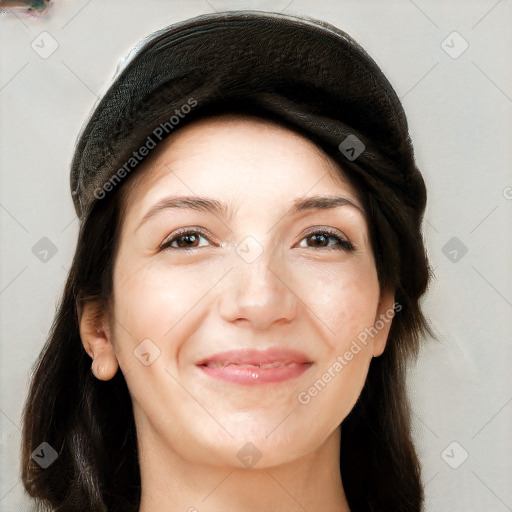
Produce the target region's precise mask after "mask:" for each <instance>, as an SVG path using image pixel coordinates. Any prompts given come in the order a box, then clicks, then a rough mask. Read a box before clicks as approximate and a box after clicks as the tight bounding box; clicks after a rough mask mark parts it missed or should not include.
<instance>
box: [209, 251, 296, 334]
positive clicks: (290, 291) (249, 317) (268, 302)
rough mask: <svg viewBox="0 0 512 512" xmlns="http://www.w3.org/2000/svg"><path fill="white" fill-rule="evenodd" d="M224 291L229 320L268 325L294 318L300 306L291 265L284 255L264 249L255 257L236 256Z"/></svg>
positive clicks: (222, 304) (224, 313)
mask: <svg viewBox="0 0 512 512" xmlns="http://www.w3.org/2000/svg"><path fill="white" fill-rule="evenodd" d="M224 281H225V282H224V286H223V289H222V292H221V295H220V304H219V309H220V314H221V316H222V318H223V319H224V320H226V321H227V322H235V323H247V324H249V325H252V326H253V327H254V328H257V329H268V328H269V327H270V326H271V325H272V324H274V323H276V322H286V323H289V322H291V321H292V320H293V319H294V317H295V315H296V313H297V308H298V306H299V298H298V297H297V295H296V293H295V291H294V286H293V282H292V278H291V273H290V271H289V269H286V264H285V261H284V259H283V257H282V255H281V257H280V256H279V255H278V254H275V253H274V254H271V252H270V250H264V251H263V252H262V253H261V254H259V256H257V258H256V259H255V260H254V261H250V260H246V259H244V257H243V256H240V255H237V256H236V257H235V262H234V268H233V269H232V270H231V272H229V274H228V276H227V278H226V280H224Z"/></svg>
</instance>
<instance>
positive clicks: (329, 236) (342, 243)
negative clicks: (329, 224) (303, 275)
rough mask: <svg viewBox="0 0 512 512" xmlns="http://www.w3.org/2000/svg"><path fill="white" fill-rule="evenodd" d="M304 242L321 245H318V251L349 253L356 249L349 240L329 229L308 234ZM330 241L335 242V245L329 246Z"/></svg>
mask: <svg viewBox="0 0 512 512" xmlns="http://www.w3.org/2000/svg"><path fill="white" fill-rule="evenodd" d="M302 240H309V241H310V242H312V243H313V244H319V245H317V248H318V249H334V250H344V251H349V252H350V251H353V250H354V249H355V247H354V246H353V245H352V244H351V243H350V242H349V241H348V240H346V239H345V238H343V237H341V236H339V235H338V234H337V232H334V231H332V230H330V229H327V228H322V229H321V230H317V231H312V232H310V233H308V234H307V235H306V236H305V237H304V238H303V239H302ZM329 240H334V241H335V243H334V244H331V245H329ZM302 247H303V246H302Z"/></svg>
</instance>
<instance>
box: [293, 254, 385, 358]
mask: <svg viewBox="0 0 512 512" xmlns="http://www.w3.org/2000/svg"><path fill="white" fill-rule="evenodd" d="M301 296H302V297H304V298H305V302H307V306H308V307H309V308H311V309H312V310H313V311H314V313H315V315H316V317H317V318H318V319H319V320H321V321H322V324H323V325H324V326H325V328H326V337H327V338H328V339H329V345H330V347H331V349H336V350H343V349H344V347H345V346H346V345H347V344H348V345H350V342H351V341H352V340H353V339H354V338H355V337H357V335H358V334H360V333H361V332H362V331H364V329H365V328H368V327H370V326H372V325H373V323H374V322H375V315H376V311H377V306H378V301H379V296H380V289H379V283H378V278H377V272H376V269H375V267H374V266H373V264H372V262H371V261H369V262H362V263H360V264H357V265H356V264H352V265H345V266H343V265H340V266H339V268H338V269H336V270H334V271H331V272H329V273H328V274H323V275H320V274H318V273H317V274H316V276H315V281H314V287H309V291H308V288H307V287H304V289H303V291H302V292H301Z"/></svg>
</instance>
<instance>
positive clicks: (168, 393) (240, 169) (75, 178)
mask: <svg viewBox="0 0 512 512" xmlns="http://www.w3.org/2000/svg"><path fill="white" fill-rule="evenodd" d="M71 188H72V194H73V199H74V201H75V208H76V211H77V215H78V216H79V218H80V221H81V227H80V234H79V240H78V243H77V248H76V253H75V257H74V260H73V265H72V267H71V270H70V273H69V277H68V280H67V283H66V287H65V290H64V293H63V297H62V301H61V303H60V306H59V309H58V311H57V314H56V317H55V321H54V325H53V328H52V331H51V333H50V336H49V339H48V341H47V344H46V346H45V347H44V349H43V351H42V353H41V356H40V359H39V361H38V363H37V366H36V368H35V372H34V375H33V380H32V386H31V389H30V392H29V396H28V398H27V402H26V406H25V410H24V433H23V454H22V457H23V459H22V464H23V467H22V478H23V482H24V485H25V487H26V489H27V491H28V492H29V494H30V495H31V496H33V497H34V498H36V499H38V500H39V501H40V502H41V503H44V504H47V505H49V506H51V507H52V509H54V510H58V511H59V512H64V511H82V510H83V511H86V510H87V511H108V512H111V511H118V510H119V511H139V512H149V511H151V512H160V511H164V510H165V511H174V510H176V511H178V510H189V511H193V510H197V511H200V512H203V511H217V510H237V511H261V510H275V511H281V510H283V511H284V510H286V511H294V510H308V511H316V510H322V511H348V510H351V511H352V512H355V511H377V510H378V511H387V510H389V511H418V510H421V503H422V499H423V491H422V486H421V481H420V467H419V463H418V459H417V455H416V453H415V450H414V446H413V444H412V441H411V436H410V429H409V414H408V406H407V401H406V395H405V368H406V363H407V361H408V359H409V358H410V357H412V356H414V355H415V354H416V353H417V350H418V345H419V340H420V338H421V335H422V334H425V333H430V329H429V327H428V324H427V323H426V320H425V318H424V316H423V314H422V311H421V308H420V305H419V299H420V297H421V296H422V295H423V293H424V292H425V290H426V288H427V284H428V278H429V266H428V262H427V258H426V254H425V249H424V246H423V241H422V237H421V220H422V216H423V212H424V208H425V203H426V191H425V186H424V182H423V179H422V177H421V175H420V173H419V171H418V169H417V168H416V166H415V163H414V156H413V148H412V145H411V141H410V139H409V135H408V130H407V122H406V118H405V114H404V112H403V109H402V107H401V105H400V102H399V100H398V98H397V96H396V94H395V93H394V91H393V89H392V87H391V85H390V84H389V82H388V81H387V80H386V78H385V77H384V75H383V74H382V72H381V71H380V69H379V68H378V66H377V65H376V64H375V62H374V61H373V60H372V59H371V58H370V57H369V56H368V55H367V54H366V53H365V52H364V50H363V49H362V48H361V47H360V46H359V45H358V44H357V43H356V42H355V41H354V40H353V39H351V38H350V37H349V36H348V35H347V34H345V33H343V32H342V31H340V30H339V29H337V28H336V27H333V26H331V25H329V24H327V23H325V22H320V21H317V20H311V19H304V18H297V17H293V16H287V15H282V14H276V13H264V12H253V11H243V12H226V13H216V14H213V15H205V16H199V17H197V18H193V19H191V20H187V21H185V22H182V23H179V24H176V25H173V26H171V27H168V28H165V29H163V30H161V31H159V32H157V33H155V34H153V35H152V36H150V37H149V38H147V39H146V40H145V41H143V43H142V44H141V46H140V47H139V48H138V49H137V51H136V52H135V53H134V55H132V56H131V58H130V59H129V60H128V61H127V62H126V63H125V64H124V67H123V69H121V70H120V72H119V74H118V76H117V77H116V79H115V81H114V84H113V85H112V86H111V87H110V89H109V90H108V91H107V93H106V94H105V96H104V97H103V98H102V100H101V101H100V103H99V104H98V105H97V106H96V108H95V110H94V112H93V113H92V116H91V117H90V119H89V120H88V123H87V125H86V126H85V128H84V130H83V132H82V134H81V136H80V139H79V141H78V144H77V148H76V152H75V156H74V159H73V163H72V169H71ZM430 334H431V333H430ZM91 370H92V371H91ZM319 491H320V492H319Z"/></svg>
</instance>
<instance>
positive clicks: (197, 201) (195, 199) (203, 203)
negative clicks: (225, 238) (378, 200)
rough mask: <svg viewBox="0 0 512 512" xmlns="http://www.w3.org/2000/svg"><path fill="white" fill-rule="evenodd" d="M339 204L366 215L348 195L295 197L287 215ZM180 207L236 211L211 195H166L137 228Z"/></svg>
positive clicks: (228, 213) (226, 212)
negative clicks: (161, 213)
mask: <svg viewBox="0 0 512 512" xmlns="http://www.w3.org/2000/svg"><path fill="white" fill-rule="evenodd" d="M339 206H351V207H353V208H356V209H357V210H359V211H360V212H361V213H362V214H363V216H364V215H365V211H364V209H363V208H362V207H361V206H359V205H358V204H356V203H355V202H353V201H351V200H350V199H347V198H346V197H340V196H310V197H300V198H298V199H295V200H294V201H293V202H292V203H291V206H290V207H289V208H288V210H287V211H286V212H285V215H294V214H297V213H301V212H305V211H321V210H330V209H333V208H337V207H339ZM173 208H179V209H191V210H197V211H204V212H211V213H215V214H217V215H221V216H224V217H231V216H232V215H233V213H234V211H233V209H232V208H230V206H228V205H227V204H226V203H223V202H222V201H218V200H217V199H213V198H210V197H201V196H175V197H166V198H164V199H162V200H161V201H159V202H158V203H156V204H154V205H153V206H152V207H151V208H150V209H149V210H148V211H147V212H146V214H145V215H144V217H142V220H141V222H140V223H139V225H138V226H137V228H136V229H139V227H140V226H141V225H142V224H144V222H146V221H147V220H148V219H150V218H151V217H154V216H155V215H157V214H158V213H159V212H161V211H163V210H168V209H173Z"/></svg>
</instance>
